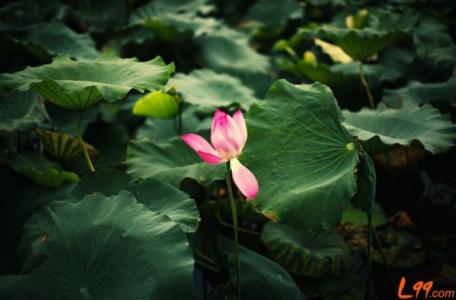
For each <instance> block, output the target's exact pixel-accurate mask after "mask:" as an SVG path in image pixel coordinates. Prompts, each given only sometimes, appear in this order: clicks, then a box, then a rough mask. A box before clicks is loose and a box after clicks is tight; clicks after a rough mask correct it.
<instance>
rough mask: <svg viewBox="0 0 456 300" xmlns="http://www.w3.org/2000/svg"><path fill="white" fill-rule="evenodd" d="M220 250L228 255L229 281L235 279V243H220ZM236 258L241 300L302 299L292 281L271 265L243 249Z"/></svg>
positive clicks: (271, 263) (264, 259)
mask: <svg viewBox="0 0 456 300" xmlns="http://www.w3.org/2000/svg"><path fill="white" fill-rule="evenodd" d="M221 247H222V249H223V250H224V251H225V252H227V253H228V263H229V269H230V273H231V276H232V277H231V278H235V276H236V275H235V274H236V273H235V260H234V243H233V242H232V241H231V240H227V239H223V240H222V243H221ZM239 258H240V261H241V298H242V299H271V300H275V299H276V300H281V299H290V300H294V299H296V300H302V299H304V296H303V295H302V293H301V291H300V290H299V288H298V286H297V285H296V283H295V282H294V280H293V277H291V276H290V274H288V273H287V271H285V270H284V269H283V268H282V267H281V266H279V265H278V264H277V263H275V262H274V261H272V260H270V259H269V258H267V257H265V256H262V255H260V254H258V253H256V252H253V251H250V250H249V249H247V248H245V247H242V246H241V247H240V252H239Z"/></svg>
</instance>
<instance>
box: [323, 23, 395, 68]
mask: <svg viewBox="0 0 456 300" xmlns="http://www.w3.org/2000/svg"><path fill="white" fill-rule="evenodd" d="M315 34H316V36H318V37H320V38H322V39H328V40H330V41H331V42H333V43H335V44H337V45H338V46H339V47H341V48H342V50H344V52H345V53H347V54H348V55H349V56H350V57H351V58H353V59H354V60H360V61H361V60H364V59H367V58H370V57H372V56H374V55H375V54H377V53H378V52H379V51H380V50H382V49H383V48H384V47H385V46H386V45H388V44H389V43H390V42H392V41H393V40H394V39H396V38H397V37H398V36H399V34H400V32H399V31H383V30H376V29H372V28H363V29H348V28H337V27H330V26H323V27H321V28H319V29H317V30H316V32H315Z"/></svg>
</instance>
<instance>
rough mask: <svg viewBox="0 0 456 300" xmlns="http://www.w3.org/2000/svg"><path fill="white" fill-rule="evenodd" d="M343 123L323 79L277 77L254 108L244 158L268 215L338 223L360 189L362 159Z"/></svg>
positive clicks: (294, 222)
mask: <svg viewBox="0 0 456 300" xmlns="http://www.w3.org/2000/svg"><path fill="white" fill-rule="evenodd" d="M266 120H267V121H266ZM340 122H341V112H340V110H339V108H338V106H337V103H336V99H335V98H334V95H333V94H332V92H331V91H330V89H329V88H328V87H326V86H324V85H322V84H318V83H315V84H312V85H305V84H303V85H292V84H291V83H289V82H287V81H285V80H279V81H276V82H275V83H274V84H273V85H272V87H271V89H270V90H269V92H268V94H267V95H266V98H265V101H263V102H260V103H258V104H255V105H253V106H252V107H251V109H250V111H249V114H248V116H247V125H248V131H249V140H248V142H247V145H246V147H245V150H244V153H243V155H242V156H241V160H242V161H243V163H245V165H246V166H247V167H248V168H249V169H251V170H252V171H253V173H254V174H255V175H256V176H257V178H258V181H259V186H260V192H259V194H258V196H257V199H256V200H255V201H254V203H255V204H256V206H257V207H258V209H259V210H260V211H261V212H262V213H263V214H265V215H266V216H268V217H270V218H271V219H273V220H277V221H279V222H285V223H287V224H289V225H291V226H292V227H293V228H294V229H296V230H303V231H309V230H322V229H329V228H331V227H332V226H334V225H336V224H338V223H339V221H340V217H341V215H342V212H343V210H344V209H345V207H346V205H347V203H348V200H349V199H350V197H351V196H353V194H354V193H355V191H356V180H355V175H354V170H355V166H356V163H357V161H358V155H357V150H356V146H355V144H354V140H353V138H352V137H351V136H350V134H349V133H348V132H347V131H346V130H345V128H344V127H343V126H342V125H341V123H340Z"/></svg>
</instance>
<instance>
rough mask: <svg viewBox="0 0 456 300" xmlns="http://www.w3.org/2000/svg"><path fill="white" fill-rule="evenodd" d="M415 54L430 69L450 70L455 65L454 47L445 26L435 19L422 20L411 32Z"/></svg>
mask: <svg viewBox="0 0 456 300" xmlns="http://www.w3.org/2000/svg"><path fill="white" fill-rule="evenodd" d="M413 41H414V43H415V48H416V54H417V55H418V57H419V58H420V59H421V60H422V63H424V64H426V65H428V66H429V65H430V66H432V67H440V68H451V66H454V65H455V64H456V45H455V44H454V42H453V37H452V36H451V34H450V33H449V32H448V28H447V26H446V25H444V24H442V23H441V22H440V21H439V20H437V19H431V18H428V19H424V20H422V21H421V22H420V25H419V26H418V28H417V29H416V30H414V31H413Z"/></svg>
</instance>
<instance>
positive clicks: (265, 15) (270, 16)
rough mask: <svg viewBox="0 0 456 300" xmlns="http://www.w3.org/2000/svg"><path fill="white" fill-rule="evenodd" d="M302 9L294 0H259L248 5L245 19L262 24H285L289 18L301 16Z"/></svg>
mask: <svg viewBox="0 0 456 300" xmlns="http://www.w3.org/2000/svg"><path fill="white" fill-rule="evenodd" d="M302 11H303V9H302V7H301V6H300V5H299V3H298V2H297V1H295V0H284V1H282V0H268V1H266V0H261V1H258V2H256V3H254V4H253V5H252V6H250V7H249V10H248V11H247V14H246V19H247V20H253V21H256V22H259V23H261V24H262V25H264V26H274V25H285V24H286V22H287V21H288V20H289V19H299V18H301V17H302Z"/></svg>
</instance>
